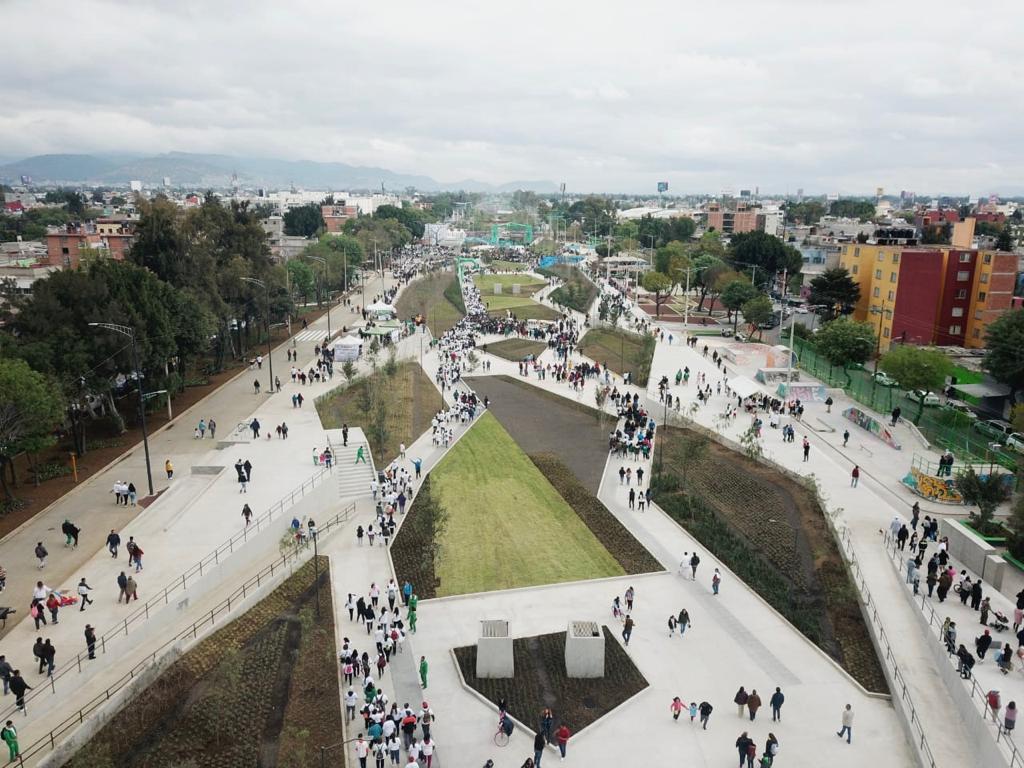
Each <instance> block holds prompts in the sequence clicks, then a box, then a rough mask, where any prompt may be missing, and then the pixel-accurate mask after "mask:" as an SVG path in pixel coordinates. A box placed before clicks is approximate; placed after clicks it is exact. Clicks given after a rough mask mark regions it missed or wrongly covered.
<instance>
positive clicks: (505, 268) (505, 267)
mask: <svg viewBox="0 0 1024 768" xmlns="http://www.w3.org/2000/svg"><path fill="white" fill-rule="evenodd" d="M487 266H489V267H490V268H491V269H496V270H498V271H499V272H525V271H526V265H525V264H521V263H519V262H518V261H505V260H503V259H495V260H494V261H492V262H491V263H490V264H488V265H487Z"/></svg>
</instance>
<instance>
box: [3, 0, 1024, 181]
mask: <svg viewBox="0 0 1024 768" xmlns="http://www.w3.org/2000/svg"><path fill="white" fill-rule="evenodd" d="M996 5H997V6H1002V7H1005V9H1006V11H1007V13H1009V12H1010V11H1011V6H1010V5H1009V4H1008V3H997V4H996ZM55 7H56V6H54V5H52V4H48V3H28V2H22V1H20V0H19V1H16V2H12V3H8V4H6V5H5V6H4V7H3V9H2V10H0V17H2V18H4V20H5V22H6V23H5V26H7V28H8V29H12V30H23V31H24V32H25V34H21V35H13V36H11V39H10V42H9V46H8V57H7V58H8V73H9V77H8V78H6V79H5V81H4V83H3V84H2V85H0V96H2V98H3V100H4V103H5V104H6V105H7V109H6V110H5V113H4V114H3V115H2V116H0V145H2V147H3V150H2V153H3V155H4V156H6V157H8V158H11V159H19V158H21V157H26V156H31V155H36V154H49V153H129V154H158V153H164V152H170V151H182V152H190V153H191V152H194V153H221V154H229V155H243V156H245V155H248V156H258V157H267V158H271V157H275V158H283V159H289V160H315V161H323V162H341V163H347V164H351V165H359V166H373V167H380V168H385V169H388V170H391V171H394V172H396V173H400V174H418V175H426V176H430V177H432V178H434V179H436V180H438V181H439V182H443V183H452V182H457V181H460V180H467V179H474V180H479V181H482V182H486V183H489V184H498V185H500V184H504V183H508V182H513V181H517V180H539V181H540V180H542V181H550V182H552V183H553V184H559V183H561V182H565V183H566V185H567V188H568V189H569V190H573V191H578V192H585V191H615V192H627V193H645V192H648V191H651V192H652V193H653V191H654V188H655V184H656V182H657V181H669V182H670V190H669V191H670V193H676V194H687V193H700V192H708V193H715V192H719V191H722V190H725V189H730V190H733V191H735V192H738V191H739V190H740V189H742V188H751V189H753V188H754V187H760V189H761V190H762V192H764V193H771V194H783V193H786V192H789V193H791V194H792V193H795V192H796V190H797V189H798V188H802V189H803V190H804V192H805V194H809V195H810V194H825V193H839V194H843V195H868V194H873V193H874V190H875V188H876V187H879V186H881V187H883V188H885V190H886V191H887V192H889V193H898V192H899V190H901V189H908V190H915V191H918V192H919V193H922V194H951V195H971V196H978V195H988V194H990V193H999V194H1003V195H1008V196H1012V195H1017V194H1021V193H1022V192H1024V182H1022V181H1021V179H1022V178H1024V174H1022V173H1021V172H1022V171H1024V160H1022V158H1021V155H1020V150H1019V148H1018V147H1017V145H1016V144H1017V143H1016V142H1015V141H1014V137H1015V135H1016V132H1017V130H1016V129H1017V125H1018V124H1019V123H1020V118H1021V117H1022V114H1021V113H1022V112H1024V107H1022V104H1024V99H1022V98H1020V96H1022V95H1024V94H1021V90H1022V89H1024V86H1021V85H1020V83H1021V78H1020V77H1019V76H1018V75H1019V74H1020V69H1021V67H1020V64H1019V63H1018V62H1017V61H1016V60H1015V58H1014V55H1013V54H1012V53H1011V51H1013V45H1012V43H1013V29H1012V25H991V26H990V27H989V28H987V31H986V36H985V38H984V44H983V45H982V43H981V42H980V40H981V39H980V38H979V39H978V41H975V40H974V39H970V40H965V39H963V35H962V32H961V31H960V28H959V26H958V25H955V24H950V23H949V19H948V16H947V15H943V14H942V13H934V14H931V15H929V16H921V15H920V14H919V13H917V12H915V11H914V10H913V9H911V8H903V7H892V6H890V5H882V4H880V3H874V2H869V3H861V4H856V5H855V4H850V3H834V4H830V5H829V6H827V7H820V6H818V5H816V4H808V3H805V2H802V1H800V0H798V1H795V2H785V3H774V4H771V5H770V6H768V5H765V4H758V3H747V2H741V3H739V4H738V5H737V4H733V5H731V6H730V7H729V8H728V9H714V8H710V7H702V8H689V9H687V8H680V7H678V6H677V5H672V4H667V3H652V4H651V5H649V6H645V7H644V8H642V9H635V8H628V9H627V8H610V9H597V11H599V12H596V13H595V9H594V8H593V7H592V6H582V5H573V4H563V5H559V6H558V7H554V8H552V7H548V6H542V5H539V4H535V3H527V4H525V5H521V6H517V8H516V12H515V13H514V14H512V13H510V12H509V11H508V10H507V9H502V8H494V7H480V6H477V5H470V4H463V3H453V4H449V5H448V6H446V8H445V12H444V13H443V14H439V13H438V10H437V8H433V7H426V6H419V5H412V4H410V5H408V6H404V7H402V8H401V9H395V8H394V7H392V6H388V7H371V6H361V7H359V8H358V9H356V10H355V11H353V12H351V13H348V14H346V15H341V14H339V13H337V8H336V7H332V6H328V5H326V4H323V3H317V2H299V3H292V4H289V5H288V6H287V7H283V6H279V5H274V4H267V3H250V4H246V5H245V6H242V5H239V4H234V3H228V4H224V5H218V6H216V7H210V6H208V5H203V4H198V3H183V4H175V6H173V7H172V8H162V7H160V6H158V5H155V4H137V3H136V4H126V3H122V2H114V1H108V2H99V1H90V2H85V3H80V4H76V5H73V6H69V7H64V6H61V9H60V13H61V23H60V24H50V23H48V22H49V21H50V20H52V19H53V18H54V17H53V15H52V10H53V9H54V8H55ZM939 10H941V9H939ZM994 10H995V15H996V16H997V17H998V16H999V15H1000V14H999V8H998V7H997V8H996V9H994ZM737 17H742V18H743V19H744V20H745V23H744V24H743V26H740V27H738V26H736V25H735V23H734V20H735V19H736V18H737ZM989 18H991V16H989ZM911 28H912V29H913V31H914V33H913V34H907V30H908V29H911ZM43 29H45V33H46V36H47V39H48V41H49V43H48V45H47V46H46V51H47V52H46V55H45V56H40V55H39V51H40V48H39V47H38V35H37V34H28V33H29V32H32V31H36V32H38V31H41V30H43ZM634 30H635V34H633V33H632V32H631V31H634Z"/></svg>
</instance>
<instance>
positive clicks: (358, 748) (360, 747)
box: [354, 733, 370, 768]
mask: <svg viewBox="0 0 1024 768" xmlns="http://www.w3.org/2000/svg"><path fill="white" fill-rule="evenodd" d="M354 749H355V752H356V757H358V758H359V768H366V756H367V755H369V754H370V745H369V744H367V743H366V739H364V738H363V734H361V733H360V734H359V737H358V738H357V739H356V743H355V747H354Z"/></svg>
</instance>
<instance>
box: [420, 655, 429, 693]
mask: <svg viewBox="0 0 1024 768" xmlns="http://www.w3.org/2000/svg"><path fill="white" fill-rule="evenodd" d="M428 669H429V665H428V664H427V657H426V656H420V685H421V686H422V687H423V688H424V689H426V687H427V671H428Z"/></svg>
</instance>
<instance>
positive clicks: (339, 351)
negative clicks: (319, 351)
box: [331, 336, 363, 363]
mask: <svg viewBox="0 0 1024 768" xmlns="http://www.w3.org/2000/svg"><path fill="white" fill-rule="evenodd" d="M362 346H363V342H362V341H360V340H359V339H358V338H357V337H355V336H345V337H344V338H341V339H338V340H337V341H335V342H334V343H333V344H331V354H332V355H333V356H334V362H336V363H343V362H346V361H347V360H358V359H359V350H360V348H361V347H362Z"/></svg>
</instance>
